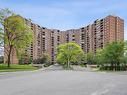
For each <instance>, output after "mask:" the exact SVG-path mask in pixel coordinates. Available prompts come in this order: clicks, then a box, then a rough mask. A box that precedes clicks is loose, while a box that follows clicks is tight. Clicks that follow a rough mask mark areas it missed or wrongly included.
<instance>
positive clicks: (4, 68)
mask: <svg viewBox="0 0 127 95" xmlns="http://www.w3.org/2000/svg"><path fill="white" fill-rule="evenodd" d="M32 70H37V68H36V67H33V66H32V65H11V66H10V67H9V68H8V67H7V65H6V64H0V72H15V71H32Z"/></svg>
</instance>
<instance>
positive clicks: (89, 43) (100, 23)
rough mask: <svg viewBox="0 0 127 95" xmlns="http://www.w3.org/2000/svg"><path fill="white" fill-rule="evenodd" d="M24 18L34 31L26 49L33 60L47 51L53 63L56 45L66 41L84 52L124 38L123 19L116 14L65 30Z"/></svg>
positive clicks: (95, 49)
mask: <svg viewBox="0 0 127 95" xmlns="http://www.w3.org/2000/svg"><path fill="white" fill-rule="evenodd" d="M25 20H26V24H27V25H28V26H30V27H31V29H32V30H33V32H34V38H35V39H34V42H33V43H31V45H30V46H29V47H28V49H26V52H28V53H29V55H30V57H31V58H32V59H33V60H35V59H38V58H40V57H41V56H42V54H43V53H47V54H49V55H50V57H51V60H52V63H55V62H56V54H57V47H58V45H60V44H64V43H68V42H75V43H77V44H79V45H80V46H81V48H82V49H83V51H84V53H88V52H89V51H93V52H94V53H96V51H97V49H98V48H103V47H104V46H105V45H106V44H107V43H109V42H113V41H123V40H124V20H123V19H121V18H120V17H118V16H112V15H109V16H107V17H105V18H103V19H97V20H95V21H94V22H93V23H92V24H89V25H87V26H84V27H81V28H79V29H70V30H66V31H60V30H57V29H47V28H45V27H40V26H39V25H37V24H34V23H32V22H31V21H30V20H27V19H25ZM15 56H16V55H13V56H12V60H13V61H12V63H17V62H18V61H17V59H16V57H15ZM15 60H16V61H15Z"/></svg>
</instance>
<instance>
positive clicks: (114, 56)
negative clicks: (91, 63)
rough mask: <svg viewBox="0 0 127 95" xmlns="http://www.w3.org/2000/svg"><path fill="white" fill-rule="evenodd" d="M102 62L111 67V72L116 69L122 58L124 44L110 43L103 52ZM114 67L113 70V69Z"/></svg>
mask: <svg viewBox="0 0 127 95" xmlns="http://www.w3.org/2000/svg"><path fill="white" fill-rule="evenodd" d="M102 56H103V58H104V59H103V60H104V61H105V63H108V64H110V65H111V70H113V69H118V68H116V67H119V65H120V63H122V62H123V58H124V42H112V43H109V44H107V45H106V47H105V48H104V50H103V55H102ZM114 67H115V68H114Z"/></svg>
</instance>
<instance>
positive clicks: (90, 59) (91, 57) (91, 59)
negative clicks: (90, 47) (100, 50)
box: [86, 51, 95, 64]
mask: <svg viewBox="0 0 127 95" xmlns="http://www.w3.org/2000/svg"><path fill="white" fill-rule="evenodd" d="M94 57H95V56H94V53H93V52H92V51H90V52H88V53H87V55H86V59H87V63H88V64H93V63H94V62H95V60H94Z"/></svg>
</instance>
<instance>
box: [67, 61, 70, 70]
mask: <svg viewBox="0 0 127 95" xmlns="http://www.w3.org/2000/svg"><path fill="white" fill-rule="evenodd" d="M67 68H70V62H69V59H68V60H67Z"/></svg>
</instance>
